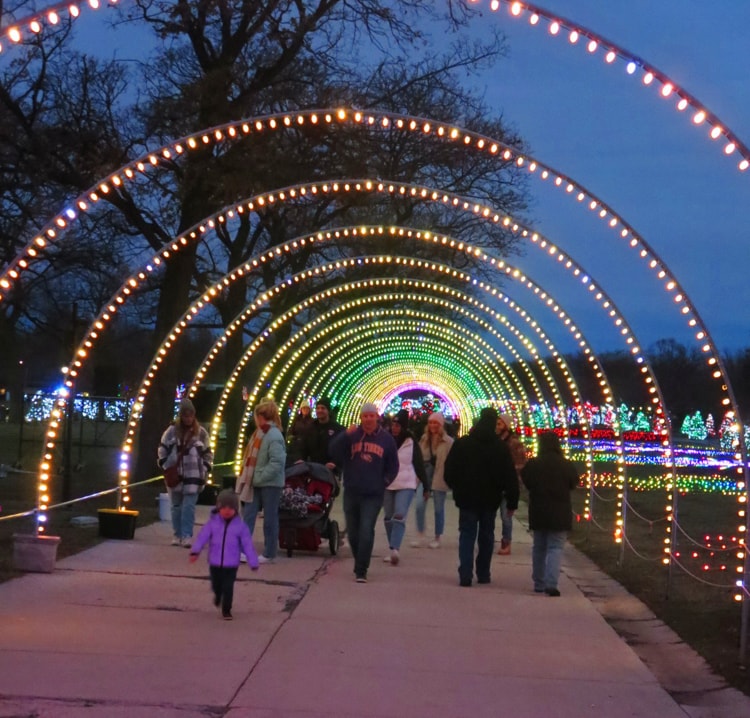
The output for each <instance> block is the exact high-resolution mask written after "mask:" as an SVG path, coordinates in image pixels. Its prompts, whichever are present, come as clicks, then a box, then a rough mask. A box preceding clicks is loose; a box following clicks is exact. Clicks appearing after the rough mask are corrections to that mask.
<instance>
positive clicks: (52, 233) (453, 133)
mask: <svg viewBox="0 0 750 718" xmlns="http://www.w3.org/2000/svg"><path fill="white" fill-rule="evenodd" d="M336 118H337V119H339V120H341V121H344V120H346V119H347V115H346V112H345V111H339V112H338V113H337V115H336ZM296 119H297V122H298V124H303V123H304V121H305V119H306V118H305V117H303V115H302V114H298V115H297V116H296ZM309 119H310V122H311V123H313V124H314V123H317V121H318V118H317V116H316V115H310V117H309ZM333 119H334V118H333V116H331V115H326V116H325V117H324V118H323V120H324V121H325V122H332V121H333ZM353 119H354V121H355V122H364V123H366V124H369V125H371V126H372V125H376V124H377V118H376V117H375V116H373V115H366V114H363V113H359V112H355V113H354V114H353ZM381 123H382V125H383V127H388V126H390V124H391V122H390V119H389V118H383V119H381ZM278 124H279V123H278V122H277V121H276V120H275V119H274V118H272V119H271V120H269V121H268V126H269V127H271V128H275V127H276V126H278ZM281 124H282V125H284V126H292V125H293V124H294V123H293V120H292V117H291V116H290V115H288V114H287V115H284V117H283V119H282V122H281ZM394 124H395V125H396V126H398V127H400V128H405V127H407V126H408V128H409V129H412V130H419V131H422V132H425V133H432V132H433V127H432V126H430V125H429V124H427V123H426V124H424V125H422V126H420V125H419V123H418V122H417V121H416V120H414V119H412V120H410V121H409V122H408V123H407V122H405V121H404V120H403V118H399V119H397V120H395V122H394ZM436 127H437V129H435V130H434V131H435V134H436V135H437V136H446V137H448V138H450V139H452V140H456V139H462V138H463V140H464V145H469V144H471V143H472V141H473V138H472V137H470V135H469V134H466V135H462V133H461V131H459V130H457V129H456V128H448V129H446V127H445V126H444V125H437V126H436ZM237 128H238V125H235V124H231V125H229V126H227V130H226V132H227V135H228V136H229V137H236V136H237V135H238V131H237ZM241 129H242V132H244V133H249V132H250V131H251V128H250V126H249V125H246V124H243V125H242V128H241ZM255 129H256V130H261V129H264V125H263V123H262V122H260V121H256V123H255ZM213 135H214V137H215V139H216V140H217V141H220V140H222V139H224V135H223V133H222V132H221V131H220V130H216V131H214V132H213ZM476 137H478V139H476ZM474 139H476V145H477V148H478V149H485V148H487V149H488V151H490V152H491V153H493V154H494V153H497V152H498V151H499V147H498V144H497V143H494V144H493V143H491V141H490V144H488V142H487V140H486V139H485V138H482V137H479V136H475V137H474ZM201 141H203V142H204V143H205V142H210V141H211V138H210V137H208V136H206V135H204V136H202V137H201ZM198 144H199V143H198V141H197V140H195V139H194V138H192V137H191V138H188V142H187V145H188V147H197V146H198ZM174 151H175V153H176V154H178V155H179V154H181V153H182V152H184V151H185V148H184V147H182V146H179V145H178V146H175V148H174ZM162 155H163V157H164V158H165V159H171V158H172V152H171V150H170V149H165V150H164V151H163V152H162ZM502 157H503V159H505V160H509V159H511V158H513V153H512V151H511V150H510V149H506V150H505V151H504V152H503V153H502ZM525 161H526V160H525V158H524V157H523V156H521V155H518V156H517V157H516V158H515V162H516V164H518V165H519V166H523V165H524V163H525ZM148 162H149V163H150V164H151V165H153V166H156V165H158V164H159V162H160V158H159V157H158V156H156V155H153V154H151V155H149V156H148ZM133 167H134V168H135V169H136V170H138V171H140V172H143V171H146V169H147V165H146V164H144V163H138V162H136V163H133ZM536 167H537V166H536V163H535V162H532V163H530V164H529V170H530V171H532V172H533V171H535V170H536ZM545 174H547V175H549V173H548V172H547V171H546V170H545V171H544V172H542V177H543V178H544V176H545ZM124 175H125V177H126V178H127V179H132V178H133V177H134V176H135V171H134V169H133V168H131V167H126V169H125V171H124ZM109 180H111V185H112V186H118V185H119V184H122V183H123V178H122V177H120V176H119V175H112V176H110V177H109V178H108V181H109ZM555 184H556V185H558V186H560V185H562V184H563V179H562V178H561V177H557V178H556V179H555ZM97 190H99V191H100V192H101V193H102V194H106V193H108V192H109V191H111V187H110V184H108V183H107V182H104V183H102V184H100V185H99V186H98V187H97ZM572 190H573V187H572V186H571V185H568V186H566V191H568V192H572ZM99 198H100V197H99V192H92V193H91V195H90V196H89V199H90V200H91V201H92V202H96V201H98V199H99ZM577 198H578V199H579V200H580V199H581V193H579V195H578V197H577ZM270 199H271V201H273V200H274V199H275V198H274V197H273V196H270ZM595 205H596V203H595V202H594V201H592V202H590V207H591V208H592V209H593V208H595ZM78 208H79V209H80V210H81V211H86V210H87V209H88V204H87V202H86V201H82V202H79V203H78ZM238 211H239V210H238ZM229 214H230V216H231V211H230V213H229ZM607 214H608V213H607V211H606V210H604V209H602V210H600V212H599V215H600V217H601V218H603V219H604V218H606V217H607ZM76 216H77V211H76V210H73V209H70V210H66V211H65V216H58V218H56V222H55V224H56V226H57V228H55V227H54V226H50V227H48V230H49V231H47V232H46V236H42V235H40V236H39V237H37V238H35V240H34V243H35V244H36V245H37V246H39V247H43V246H44V245H45V244H46V243H47V241H48V240H54V238H55V237H56V236H57V234H58V228H59V230H64V229H65V228H66V226H67V225H68V222H69V221H73V220H74V219H75V218H76ZM222 219H223V218H221V217H220V218H219V221H221V220H222ZM619 221H620V220H619V218H618V217H617V216H612V218H611V219H610V220H609V225H610V226H611V227H616V226H617V225H618V223H619ZM209 225H210V223H209ZM43 234H44V233H43ZM628 234H629V230H628V229H623V230H622V231H621V233H620V235H621V236H622V237H623V238H626V237H627V236H628ZM632 237H633V239H631V241H630V245H631V246H632V247H637V246H642V247H644V249H642V250H641V251H640V255H641V257H642V258H644V259H646V258H647V257H648V256H649V255H650V251H649V249H647V248H646V246H645V244H643V243H642V242H641V241H640V240H639V239H638V238H637V236H636V235H634V234H633V235H632ZM185 241H186V240H185V238H184V237H183V238H181V240H180V242H181V243H182V244H184V243H185ZM171 246H172V248H175V246H179V245H175V244H174V243H173V245H171ZM36 253H37V250H36V249H35V248H33V247H32V248H31V249H30V250H29V251H28V252H27V254H28V257H29V258H32V257H33V256H35V255H36ZM652 256H653V255H652ZM17 265H18V266H19V267H21V268H22V269H23V268H25V267H26V266H28V260H27V259H26V258H25V257H22V258H21V259H19V260H18V262H17ZM649 266H650V267H651V268H652V269H655V270H656V269H657V268H658V267H660V266H661V267H662V268H661V269H659V272H658V275H659V276H660V277H664V276H666V274H667V273H666V271H665V269H664V268H663V265H660V263H659V261H658V260H657V259H656V258H654V259H652V260H651V261H650V262H649ZM7 274H8V275H9V276H10V277H11V279H15V278H17V276H18V272H17V271H16V270H15V269H14V268H11V269H10V270H9V271H8V273H7ZM8 286H9V285H8V281H7V279H6V278H3V280H0V287H2V288H7V287H8ZM676 287H678V285H677V284H676V282H674V281H672V280H671V279H670V280H669V281H668V282H667V290H668V291H674V290H675V288H676ZM1 298H2V297H0V299H1ZM674 299H675V302H677V303H680V304H681V305H682V306H681V311H682V313H683V315H688V314H691V313H692V316H691V318H690V320H689V321H688V324H689V325H690V326H696V325H700V331H699V332H698V335H697V338H698V339H699V340H701V339H703V338H705V340H706V344H704V346H703V347H702V349H703V351H704V352H715V347H714V345H713V342H712V341H711V339H710V337H709V336H708V334H707V332H704V331H703V325H702V321H701V320H700V319H699V317H698V316H697V313H695V312H694V310H693V308H692V307H691V306H690V304H689V303H688V302H687V301H686V300H685V297H684V295H683V294H681V293H678V294H676V295H675V297H674ZM712 364H713V365H717V367H718V368H717V370H716V371H715V372H714V376H715V377H716V378H721V377H722V375H723V374H725V372H724V370H723V366H722V365H721V361H720V358H719V357H718V356H712V357H711V359H709V365H712ZM723 389H724V390H725V391H726V392H727V397H726V398H725V399H724V400H722V401H723V403H724V404H725V405H726V404H729V403H733V395H732V391H731V387H730V385H729V383H728V382H727V384H726V386H725V387H723ZM745 451H746V447H745V445H744V443H742V442H741V443H740V452H741V453H742V452H745ZM745 471H747V469H745ZM740 472H742V469H740ZM739 484H740V485H741V487H746V483H745V482H739Z"/></svg>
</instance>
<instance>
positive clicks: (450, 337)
mask: <svg viewBox="0 0 750 718" xmlns="http://www.w3.org/2000/svg"><path fill="white" fill-rule="evenodd" d="M405 316H408V315H406V313H405V312H403V311H399V310H393V309H385V310H383V311H382V312H377V313H375V312H367V313H365V314H363V315H359V316H358V317H352V322H351V323H352V324H354V323H355V322H359V321H361V320H362V319H365V318H368V317H369V318H371V319H372V320H374V321H375V322H377V326H360V325H359V324H356V325H355V326H353V327H350V328H349V329H348V330H346V331H342V332H341V333H340V334H338V335H337V336H336V337H335V338H334V339H329V340H327V341H323V344H322V345H321V346H318V347H316V348H315V349H314V350H312V351H311V352H310V356H309V358H306V360H305V362H304V363H303V364H302V365H300V366H299V367H298V368H297V370H296V371H295V372H294V375H293V376H292V377H290V378H289V379H288V380H286V381H282V380H281V378H279V377H277V378H276V379H275V380H274V382H273V383H272V384H271V387H270V389H269V392H268V393H269V394H270V395H271V396H279V394H278V388H279V385H282V386H284V385H285V386H286V389H284V390H283V392H284V393H283V394H281V395H280V396H279V402H280V404H281V405H282V406H286V404H287V403H288V397H289V394H291V393H292V392H293V391H294V392H295V393H303V394H310V395H315V396H319V395H326V396H328V395H333V396H338V394H336V393H334V392H333V390H326V389H324V388H321V389H311V388H309V387H310V384H311V383H312V382H314V381H315V379H316V377H317V374H318V373H319V372H320V371H321V370H322V371H325V373H326V374H327V375H328V376H329V377H330V376H331V375H332V373H334V372H335V373H336V374H337V376H340V375H339V372H338V368H339V367H340V366H341V365H342V363H345V362H347V360H349V361H350V362H351V363H346V374H347V375H349V376H350V377H351V376H353V375H355V374H356V373H357V371H358V362H359V361H360V360H364V361H368V360H369V358H370V353H369V351H370V350H371V349H374V350H376V351H378V350H384V351H385V350H391V348H392V345H394V344H396V343H397V344H398V347H399V349H401V348H406V347H408V346H410V345H411V346H413V345H414V344H416V343H417V342H415V341H414V340H412V341H411V342H410V340H409V334H411V336H416V335H417V334H419V335H421V336H422V337H424V338H423V339H422V340H421V341H420V342H419V346H423V347H425V348H426V349H427V350H428V351H430V352H437V353H438V354H440V353H441V352H445V357H446V359H447V360H448V361H450V362H452V363H453V364H454V366H456V368H457V369H458V368H459V367H465V372H466V374H474V373H476V372H477V371H479V374H478V375H477V379H478V380H480V382H481V383H482V384H485V383H486V384H487V389H486V390H485V392H484V394H485V395H487V396H508V397H512V398H515V399H518V397H519V392H520V393H521V396H523V397H525V398H526V399H527V403H528V397H527V396H526V392H525V390H524V389H523V387H522V386H520V387H519V386H518V385H517V384H515V382H513V381H512V380H509V379H508V377H507V376H506V375H505V374H504V373H503V372H502V371H501V370H500V366H503V369H504V370H505V372H507V371H508V367H507V365H506V364H505V362H504V360H502V357H500V356H499V355H498V354H497V352H494V351H492V348H491V347H489V345H486V342H484V343H483V342H482V341H481V338H480V337H477V336H473V333H472V332H470V331H469V330H466V329H464V328H462V327H460V326H459V325H456V324H453V323H450V329H448V328H446V327H445V325H442V324H441V323H439V322H436V323H431V322H430V321H429V319H428V318H427V315H424V314H422V315H421V316H420V317H418V318H413V317H409V318H408V320H407V319H404V318H403V317H405ZM381 317H384V318H381ZM384 330H385V331H387V332H388V333H389V336H385V337H384V336H378V337H377V338H372V334H373V333H376V332H377V333H378V334H382V332H383V331H384ZM405 332H408V334H405ZM459 338H460V340H461V341H459ZM314 339H315V340H317V339H318V337H315V338H314ZM352 344H354V345H355V346H356V348H357V358H356V359H350V356H349V355H350V353H351V351H352ZM482 344H485V345H486V346H483V345H482ZM460 351H463V352H464V353H465V354H466V355H468V356H469V357H470V358H471V359H472V360H473V361H471V362H465V361H463V360H464V359H465V357H464V356H462V355H461V354H460V353H459V352H460ZM323 353H325V355H324V357H322V356H321V354H323ZM342 353H343V354H344V356H341V354H342ZM323 358H324V359H325V362H323V361H322V360H323ZM291 362H292V360H291V359H290V360H289V362H287V364H286V365H283V366H282V368H281V370H282V371H283V373H284V374H286V373H287V370H288V369H289V365H290V363H291ZM319 362H320V363H319ZM308 370H309V371H308ZM305 374H306V376H305V378H304V379H302V376H303V375H305ZM485 376H486V377H487V378H486V380H484V381H482V379H483V378H484V377H485ZM351 380H352V379H351V378H349V379H348V381H351ZM516 380H517V378H516ZM260 381H262V380H261V379H259V381H258V383H259V382H260ZM300 381H303V384H302V386H301V388H300V389H299V390H298V391H296V390H295V389H293V387H295V386H297V385H298V384H299V382H300ZM342 382H345V379H344V378H341V381H338V382H337V383H338V384H340V383H342ZM498 382H499V383H498ZM258 383H256V386H255V387H254V391H253V393H255V394H256V395H257V394H258V393H260V392H259V390H258ZM501 385H502V386H501ZM467 388H468V387H467ZM477 388H479V387H477ZM474 393H475V394H476V389H475V390H474ZM453 403H454V404H456V405H458V404H459V403H461V401H460V395H459V397H458V398H456V399H454V401H453ZM251 406H254V404H251V401H250V400H248V407H251ZM464 418H467V417H466V416H465V414H464Z"/></svg>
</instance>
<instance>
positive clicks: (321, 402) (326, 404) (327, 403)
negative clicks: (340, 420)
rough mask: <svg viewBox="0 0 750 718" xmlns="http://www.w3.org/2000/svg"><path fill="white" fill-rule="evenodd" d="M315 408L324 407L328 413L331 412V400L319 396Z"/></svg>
mask: <svg viewBox="0 0 750 718" xmlns="http://www.w3.org/2000/svg"><path fill="white" fill-rule="evenodd" d="M315 406H324V407H325V408H326V409H328V411H330V410H331V400H330V399H329V398H328V397H327V396H321V397H320V399H318V400H317V401H316V402H315Z"/></svg>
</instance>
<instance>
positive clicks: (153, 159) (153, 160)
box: [115, 117, 374, 240]
mask: <svg viewBox="0 0 750 718" xmlns="http://www.w3.org/2000/svg"><path fill="white" fill-rule="evenodd" d="M285 119H288V118H285ZM360 119H361V117H360ZM373 122H374V120H373ZM289 124H291V120H289ZM230 134H231V133H230ZM157 162H158V160H157V159H156V158H152V164H156V163H157ZM115 184H116V182H115ZM182 239H183V240H184V237H183V238H182Z"/></svg>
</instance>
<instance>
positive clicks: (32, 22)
mask: <svg viewBox="0 0 750 718" xmlns="http://www.w3.org/2000/svg"><path fill="white" fill-rule="evenodd" d="M504 2H505V3H506V4H510V6H511V9H512V12H513V14H520V10H521V9H523V8H524V7H535V6H530V5H529V4H527V3H519V2H515V3H508V2H507V0H504ZM90 4H91V5H92V6H95V5H97V4H98V0H97V2H96V3H95V2H93V0H91V2H90ZM499 5H500V1H499V0H492V3H491V7H492V9H497V7H499ZM71 7H77V6H71ZM41 17H42V13H41V12H40V13H38V15H37V16H34V17H32V18H29V19H28V20H29V22H28V28H29V29H28V31H30V32H31V33H34V34H36V33H38V32H40V30H41V27H40V22H39V19H38V18H41ZM48 17H49V19H50V22H52V20H51V18H52V17H56V14H51V15H49V16H48ZM533 17H535V16H533ZM532 22H535V20H533V19H532ZM20 33H21V31H20V30H19V28H18V27H15V26H13V27H11V28H10V34H9V38H10V40H11V42H12V43H16V42H19V41H20V40H21V34H20ZM574 34H575V40H577V38H578V35H579V34H580V33H579V30H578V29H574V30H573V31H571V36H570V40H571V42H574V41H575V40H574V37H573V35H574ZM595 49H596V44H594V46H592V45H591V43H589V52H594V51H595ZM607 60H608V61H610V60H609V58H607ZM648 74H652V73H648ZM649 82H650V80H649ZM665 89H666V88H665ZM669 89H670V91H671V89H672V88H671V87H670V88H669ZM662 94H667V93H666V92H664V91H662ZM683 94H685V93H683ZM694 121H696V120H695V119H694ZM696 122H697V121H696ZM715 130H716V128H713V129H712V131H711V136H712V137H714V136H716V135H717V134H718V133H716V132H715ZM719 130H723V128H719ZM733 149H734V148H732V150H733ZM725 151H727V150H725ZM727 153H729V152H728V151H727ZM746 167H747V163H745V165H744V166H742V169H745V168H746ZM719 369H720V371H721V372H722V373H723V368H722V367H719ZM730 391H731V390H730ZM732 399H733V397H732ZM735 411H736V413H737V416H738V419H739V420H740V426H741V428H742V424H741V417H740V414H739V412H738V411H737V410H736V409H735ZM740 433H741V436H742V434H743V432H742V431H741V432H740ZM746 448H747V447H746V446H745V443H744V437H743V436H742V438H741V440H740V449H741V453H742V463H743V464H744V465H745V478H747V461H746V458H747V456H746ZM738 486H739V487H740V488H745V489H747V481H745V482H741V481H740V482H738Z"/></svg>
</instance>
